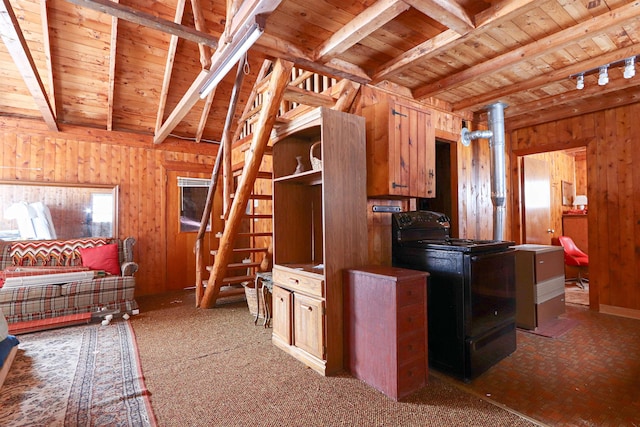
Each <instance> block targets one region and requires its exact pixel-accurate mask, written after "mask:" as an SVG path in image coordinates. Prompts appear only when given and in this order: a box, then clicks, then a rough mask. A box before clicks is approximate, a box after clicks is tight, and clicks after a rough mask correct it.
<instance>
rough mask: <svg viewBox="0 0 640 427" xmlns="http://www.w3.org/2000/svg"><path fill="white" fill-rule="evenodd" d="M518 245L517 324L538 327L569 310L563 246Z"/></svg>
mask: <svg viewBox="0 0 640 427" xmlns="http://www.w3.org/2000/svg"><path fill="white" fill-rule="evenodd" d="M515 248H516V325H517V326H518V327H520V328H524V329H536V328H537V327H538V326H540V325H542V324H544V323H545V322H547V321H549V320H551V319H555V318H557V317H558V316H559V315H561V314H563V313H564V312H565V300H564V250H563V249H562V247H561V246H547V245H518V246H516V247H515Z"/></svg>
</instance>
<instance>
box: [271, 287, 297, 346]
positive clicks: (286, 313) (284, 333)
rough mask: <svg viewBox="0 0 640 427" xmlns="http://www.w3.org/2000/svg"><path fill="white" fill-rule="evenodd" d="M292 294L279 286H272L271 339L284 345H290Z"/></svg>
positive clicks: (291, 335)
mask: <svg viewBox="0 0 640 427" xmlns="http://www.w3.org/2000/svg"><path fill="white" fill-rule="evenodd" d="M292 295H293V293H292V292H291V291H288V290H286V289H283V288H281V287H280V286H277V285H274V286H273V298H272V305H273V308H272V310H273V314H272V320H271V324H272V325H273V339H274V340H276V339H278V340H280V341H281V342H282V343H283V344H284V345H291V344H292V343H293V341H292V337H293V334H292V330H291V305H292V298H291V296H292Z"/></svg>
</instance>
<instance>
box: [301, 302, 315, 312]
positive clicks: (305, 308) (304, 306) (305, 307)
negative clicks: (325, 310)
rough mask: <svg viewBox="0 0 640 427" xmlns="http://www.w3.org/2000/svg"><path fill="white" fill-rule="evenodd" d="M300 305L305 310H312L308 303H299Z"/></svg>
mask: <svg viewBox="0 0 640 427" xmlns="http://www.w3.org/2000/svg"><path fill="white" fill-rule="evenodd" d="M300 307H302V308H303V309H304V310H307V311H313V307H311V306H310V305H305V304H300Z"/></svg>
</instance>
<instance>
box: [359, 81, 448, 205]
mask: <svg viewBox="0 0 640 427" xmlns="http://www.w3.org/2000/svg"><path fill="white" fill-rule="evenodd" d="M362 92H363V106H362V115H363V116H364V117H365V118H366V123H367V195H368V196H369V197H384V196H394V197H397V196H402V197H423V198H427V197H428V198H432V197H436V176H435V158H436V156H435V131H434V129H433V126H432V124H431V114H430V112H429V111H427V110H426V109H425V107H424V106H422V105H421V104H419V103H417V102H413V101H411V100H408V99H404V98H400V97H394V96H392V95H390V94H388V93H386V92H383V91H379V90H376V89H373V88H369V87H366V88H363V89H362Z"/></svg>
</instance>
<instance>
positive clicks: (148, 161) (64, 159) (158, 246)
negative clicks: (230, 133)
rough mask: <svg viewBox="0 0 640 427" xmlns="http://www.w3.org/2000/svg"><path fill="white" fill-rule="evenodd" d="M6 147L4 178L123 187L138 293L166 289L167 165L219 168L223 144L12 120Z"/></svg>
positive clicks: (123, 224)
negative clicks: (216, 165) (218, 154)
mask: <svg viewBox="0 0 640 427" xmlns="http://www.w3.org/2000/svg"><path fill="white" fill-rule="evenodd" d="M0 142H1V143H2V146H1V147H0V165H1V166H2V168H0V179H3V180H16V179H20V180H28V181H39V180H41V181H47V182H53V181H55V182H61V183H69V184H77V183H91V184H110V185H118V186H119V200H118V207H119V210H118V221H119V224H118V225H119V227H118V234H119V237H126V236H134V237H135V238H136V239H137V243H136V245H135V246H134V256H135V260H136V261H137V262H138V263H139V266H140V269H139V271H138V273H137V274H136V281H137V287H136V294H137V295H147V294H152V293H157V292H159V291H162V290H164V289H167V288H166V285H165V269H164V266H165V264H166V262H171V259H166V257H165V254H166V252H167V247H166V235H165V232H166V228H165V223H164V222H165V214H166V212H165V208H164V205H165V202H166V200H165V197H164V173H165V168H164V167H163V164H164V163H165V162H166V160H167V159H170V160H171V161H174V162H183V163H185V164H186V165H187V167H188V166H189V164H193V166H194V168H196V169H198V170H202V168H203V166H202V165H211V168H212V167H213V163H214V161H215V151H216V150H217V147H214V146H211V145H208V144H198V145H196V144H191V143H189V144H184V145H183V144H182V143H175V142H174V143H173V144H171V143H165V144H162V145H161V146H154V144H153V142H152V139H151V137H142V136H139V135H132V134H125V133H119V132H106V131H96V130H85V129H82V128H72V127H69V128H68V130H66V131H63V132H57V133H53V132H49V131H47V130H46V129H45V128H44V126H38V124H35V125H32V122H30V121H21V120H14V119H8V118H0ZM16 166H17V167H16ZM32 168H41V170H40V171H36V170H35V169H32ZM172 250H174V251H192V250H193V248H191V247H189V248H172Z"/></svg>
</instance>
